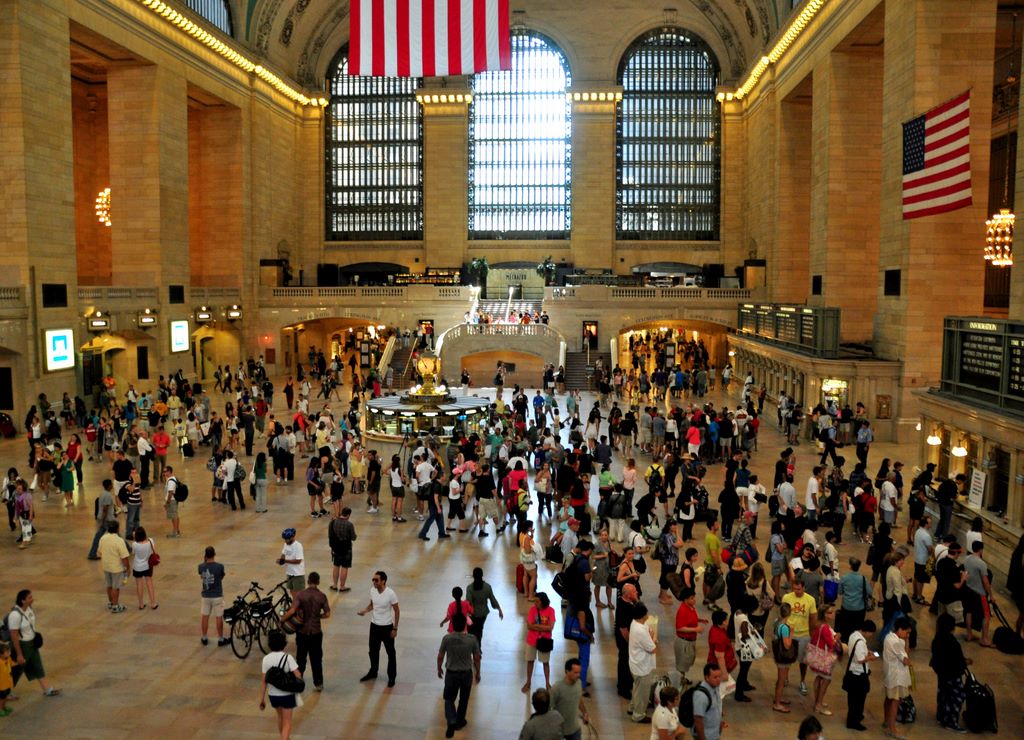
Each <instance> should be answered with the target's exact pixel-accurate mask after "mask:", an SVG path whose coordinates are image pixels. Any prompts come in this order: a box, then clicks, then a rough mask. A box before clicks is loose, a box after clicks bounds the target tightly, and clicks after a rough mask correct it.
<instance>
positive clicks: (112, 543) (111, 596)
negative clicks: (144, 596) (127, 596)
mask: <svg viewBox="0 0 1024 740" xmlns="http://www.w3.org/2000/svg"><path fill="white" fill-rule="evenodd" d="M120 529H121V525H120V523H119V522H116V521H114V522H110V523H109V524H108V525H107V533H106V534H105V535H103V536H102V537H100V545H99V553H100V560H102V561H103V579H104V583H105V584H106V587H107V609H109V610H110V611H111V613H112V614H120V613H121V612H123V611H124V610H125V606H124V605H123V604H119V603H118V601H119V600H120V598H121V586H123V585H124V583H125V582H126V581H127V579H128V555H129V553H128V546H127V545H126V544H125V542H124V540H123V539H121V536H120V535H119V534H118V531H119V530H120Z"/></svg>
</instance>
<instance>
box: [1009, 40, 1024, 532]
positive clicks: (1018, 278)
mask: <svg viewBox="0 0 1024 740" xmlns="http://www.w3.org/2000/svg"><path fill="white" fill-rule="evenodd" d="M1021 55H1022V58H1021V59H1020V60H1018V67H1017V69H1022V67H1021V66H1019V65H1020V64H1024V47H1022V48H1021ZM1019 98H1020V99H1019V102H1018V104H1017V120H1018V121H1024V118H1022V115H1024V95H1020V96H1019ZM1017 130H1018V135H1017V161H1016V162H1015V167H1016V168H1015V170H1014V172H1015V175H1014V190H1013V199H1014V201H1015V203H1014V206H1013V212H1014V213H1015V214H1017V223H1016V224H1015V229H1014V232H1013V255H1014V260H1015V262H1016V264H1015V265H1014V266H1013V267H1011V268H1010V269H1011V270H1012V272H1011V273H1010V313H1009V318H1010V320H1011V321H1024V148H1022V147H1021V144H1022V143H1024V141H1022V139H1024V137H1022V136H1020V133H1019V131H1020V125H1019V124H1018V127H1017ZM1013 470H1016V468H1013ZM1014 521H1018V520H1014Z"/></svg>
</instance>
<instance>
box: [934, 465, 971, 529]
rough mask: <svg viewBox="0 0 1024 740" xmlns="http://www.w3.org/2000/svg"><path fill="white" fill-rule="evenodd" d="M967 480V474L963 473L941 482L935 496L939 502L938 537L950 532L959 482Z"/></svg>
mask: <svg viewBox="0 0 1024 740" xmlns="http://www.w3.org/2000/svg"><path fill="white" fill-rule="evenodd" d="M966 482H967V476H965V475H964V474H963V473H961V474H960V475H958V476H957V477H956V478H955V479H953V480H951V479H949V478H943V479H942V482H941V483H939V490H938V491H937V492H936V494H935V498H936V499H937V500H938V502H939V525H938V526H937V527H936V528H935V537H936V538H941V537H942V536H943V535H946V534H949V524H950V522H951V521H952V519H953V503H954V502H955V501H956V497H957V494H958V493H959V487H958V486H957V483H961V484H963V483H966Z"/></svg>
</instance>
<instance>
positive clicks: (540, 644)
mask: <svg viewBox="0 0 1024 740" xmlns="http://www.w3.org/2000/svg"><path fill="white" fill-rule="evenodd" d="M537 624H540V612H537ZM535 646H536V648H537V652H538V653H550V652H551V651H552V650H554V649H555V641H554V639H553V638H551V637H550V636H542V637H538V638H537V642H536V643H535Z"/></svg>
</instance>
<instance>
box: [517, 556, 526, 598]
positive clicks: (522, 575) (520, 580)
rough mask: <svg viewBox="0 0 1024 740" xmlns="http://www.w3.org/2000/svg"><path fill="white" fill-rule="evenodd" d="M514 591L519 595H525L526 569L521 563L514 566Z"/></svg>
mask: <svg viewBox="0 0 1024 740" xmlns="http://www.w3.org/2000/svg"><path fill="white" fill-rule="evenodd" d="M516 591H518V592H519V593H521V594H525V593H526V568H524V567H523V564H522V563H519V564H518V565H516Z"/></svg>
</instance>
